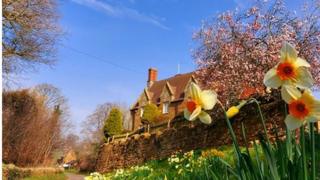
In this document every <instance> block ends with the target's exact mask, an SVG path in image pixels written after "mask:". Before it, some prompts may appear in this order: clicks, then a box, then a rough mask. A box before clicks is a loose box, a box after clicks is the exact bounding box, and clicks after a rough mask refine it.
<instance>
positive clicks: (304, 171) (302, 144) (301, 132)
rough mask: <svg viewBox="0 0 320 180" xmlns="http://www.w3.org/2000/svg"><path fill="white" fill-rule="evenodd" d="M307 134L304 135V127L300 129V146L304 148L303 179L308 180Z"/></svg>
mask: <svg viewBox="0 0 320 180" xmlns="http://www.w3.org/2000/svg"><path fill="white" fill-rule="evenodd" d="M305 144H306V143H305V134H304V126H301V127H300V145H301V148H302V167H303V169H302V170H303V179H304V180H307V179H308V175H307V162H306V146H305Z"/></svg>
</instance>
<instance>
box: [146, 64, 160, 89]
mask: <svg viewBox="0 0 320 180" xmlns="http://www.w3.org/2000/svg"><path fill="white" fill-rule="evenodd" d="M157 77H158V70H157V69H155V68H149V72H148V81H147V85H148V87H151V85H152V84H153V82H154V81H157Z"/></svg>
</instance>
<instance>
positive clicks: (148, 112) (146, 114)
mask: <svg viewBox="0 0 320 180" xmlns="http://www.w3.org/2000/svg"><path fill="white" fill-rule="evenodd" d="M160 115H161V112H160V111H159V109H158V107H157V106H156V105H155V104H152V103H151V104H147V105H146V106H145V107H144V108H143V115H142V120H144V121H147V122H149V123H154V122H155V121H156V119H157V118H158V117H159V116H160Z"/></svg>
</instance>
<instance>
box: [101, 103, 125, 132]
mask: <svg viewBox="0 0 320 180" xmlns="http://www.w3.org/2000/svg"><path fill="white" fill-rule="evenodd" d="M122 121H123V117H122V113H121V111H120V110H119V109H118V108H113V109H111V111H110V114H109V116H108V118H107V120H106V121H105V125H104V128H103V130H104V134H107V135H110V136H113V135H117V134H121V133H122V131H123V125H122Z"/></svg>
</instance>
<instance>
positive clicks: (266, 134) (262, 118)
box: [252, 98, 271, 145]
mask: <svg viewBox="0 0 320 180" xmlns="http://www.w3.org/2000/svg"><path fill="white" fill-rule="evenodd" d="M252 100H253V101H254V102H255V103H256V104H257V106H258V112H259V116H260V119H261V122H262V126H263V131H264V134H265V136H266V139H267V142H268V144H269V145H271V143H270V140H269V137H268V133H267V128H266V124H265V119H264V117H263V114H262V111H261V107H260V104H259V102H258V100H256V99H255V98H252Z"/></svg>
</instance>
